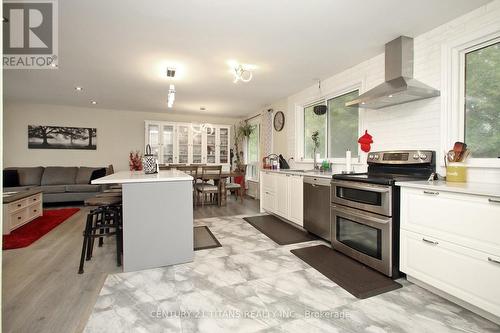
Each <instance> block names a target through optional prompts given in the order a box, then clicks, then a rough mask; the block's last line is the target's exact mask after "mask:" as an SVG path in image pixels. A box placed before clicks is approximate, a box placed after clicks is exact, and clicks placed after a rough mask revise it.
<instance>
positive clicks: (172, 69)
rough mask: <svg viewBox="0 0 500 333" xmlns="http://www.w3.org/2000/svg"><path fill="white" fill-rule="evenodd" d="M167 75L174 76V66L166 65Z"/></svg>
mask: <svg viewBox="0 0 500 333" xmlns="http://www.w3.org/2000/svg"><path fill="white" fill-rule="evenodd" d="M167 77H172V78H173V77H175V68H173V67H168V68H167Z"/></svg>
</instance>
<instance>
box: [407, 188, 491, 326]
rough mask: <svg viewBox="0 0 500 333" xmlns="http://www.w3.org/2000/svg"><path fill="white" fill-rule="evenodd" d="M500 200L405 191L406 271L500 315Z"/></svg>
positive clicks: (423, 190)
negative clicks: (499, 201)
mask: <svg viewBox="0 0 500 333" xmlns="http://www.w3.org/2000/svg"><path fill="white" fill-rule="evenodd" d="M497 200H498V198H491V197H487V196H481V195H470V194H463V193H454V192H448V191H434V190H432V191H431V190H427V189H415V188H405V187H403V188H402V189H401V239H400V243H401V245H400V270H401V271H402V272H404V273H406V274H407V275H408V276H409V277H410V278H414V279H417V280H418V281H422V282H424V283H425V284H427V285H429V286H431V287H433V288H436V289H438V290H441V291H443V292H445V293H447V294H449V295H451V296H453V297H455V298H458V299H460V300H461V301H464V302H465V303H466V304H467V303H468V304H471V305H473V306H474V307H476V308H479V309H480V311H485V312H486V313H489V314H493V315H494V316H497V317H500V287H499V286H498V281H500V237H499V236H498V235H500V219H499V216H500V204H499V203H498V202H497ZM472 310H474V308H473V309H472ZM480 314H484V313H480Z"/></svg>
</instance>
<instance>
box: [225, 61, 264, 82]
mask: <svg viewBox="0 0 500 333" xmlns="http://www.w3.org/2000/svg"><path fill="white" fill-rule="evenodd" d="M227 64H228V65H229V67H230V68H231V74H233V76H234V79H233V82H234V83H238V81H241V82H245V83H246V82H250V81H251V80H252V77H253V73H252V70H254V69H256V68H257V66H255V65H251V64H240V63H238V62H237V61H236V60H229V61H228V62H227Z"/></svg>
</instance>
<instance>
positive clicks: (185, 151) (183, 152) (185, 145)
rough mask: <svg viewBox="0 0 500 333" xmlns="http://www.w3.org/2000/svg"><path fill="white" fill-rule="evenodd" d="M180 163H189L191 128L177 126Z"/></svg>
mask: <svg viewBox="0 0 500 333" xmlns="http://www.w3.org/2000/svg"><path fill="white" fill-rule="evenodd" d="M177 143H178V149H179V150H178V153H179V154H178V156H179V158H178V160H177V161H178V163H188V162H189V126H187V125H179V126H177Z"/></svg>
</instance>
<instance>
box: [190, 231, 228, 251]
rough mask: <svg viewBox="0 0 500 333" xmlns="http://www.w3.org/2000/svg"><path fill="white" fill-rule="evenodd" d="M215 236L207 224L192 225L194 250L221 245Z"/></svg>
mask: <svg viewBox="0 0 500 333" xmlns="http://www.w3.org/2000/svg"><path fill="white" fill-rule="evenodd" d="M221 246H222V245H221V244H220V243H219V241H218V240H217V238H215V236H214V234H213V233H212V232H211V231H210V229H208V227H207V226H201V227H194V250H195V251H198V250H206V249H213V248H215V247H221Z"/></svg>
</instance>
